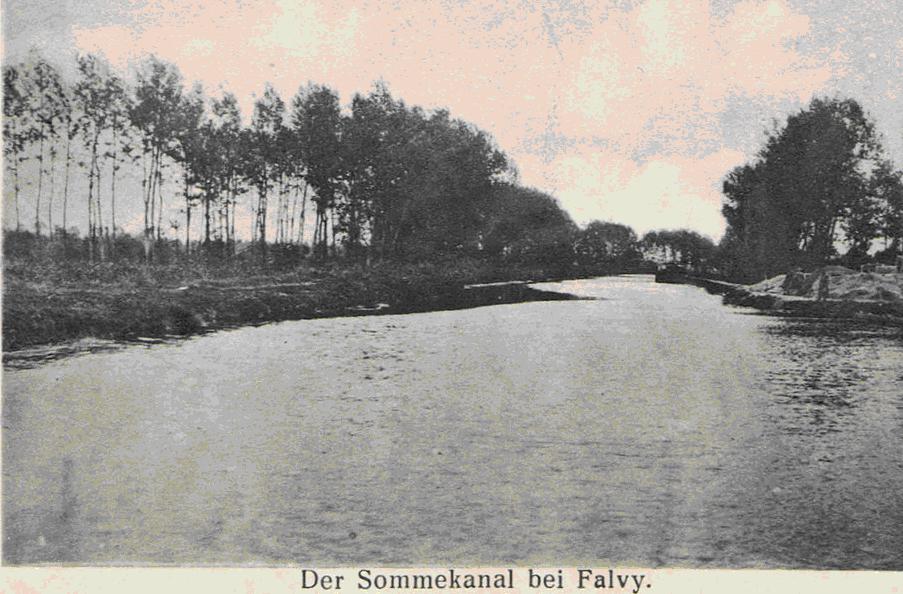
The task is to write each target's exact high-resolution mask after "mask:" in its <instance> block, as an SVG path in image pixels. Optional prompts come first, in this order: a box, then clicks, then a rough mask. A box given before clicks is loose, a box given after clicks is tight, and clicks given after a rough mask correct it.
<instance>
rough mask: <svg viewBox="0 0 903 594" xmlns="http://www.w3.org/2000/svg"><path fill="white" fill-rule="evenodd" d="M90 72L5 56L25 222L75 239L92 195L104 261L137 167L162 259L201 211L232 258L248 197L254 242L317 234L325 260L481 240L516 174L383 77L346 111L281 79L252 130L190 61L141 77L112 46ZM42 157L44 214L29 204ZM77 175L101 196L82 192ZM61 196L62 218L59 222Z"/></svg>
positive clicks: (486, 146)
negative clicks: (184, 67)
mask: <svg viewBox="0 0 903 594" xmlns="http://www.w3.org/2000/svg"><path fill="white" fill-rule="evenodd" d="M76 66H77V68H76V72H77V74H76V77H75V80H72V81H67V80H65V79H64V77H63V76H62V75H61V74H60V72H59V71H58V70H57V69H56V68H55V67H54V66H53V65H52V64H50V63H49V62H47V61H46V60H44V59H43V58H41V57H40V56H38V55H36V54H32V56H31V58H30V60H29V61H28V62H26V63H22V64H16V65H7V66H4V69H3V79H4V99H5V100H4V114H3V115H4V122H3V124H4V132H5V141H4V153H5V156H6V163H7V167H8V172H9V177H10V179H11V180H12V186H13V188H12V194H13V208H14V216H15V229H16V230H21V229H23V225H24V224H26V218H27V217H29V216H31V217H32V219H33V225H31V229H33V231H34V233H35V234H36V235H39V236H40V235H42V234H45V233H46V234H48V235H51V234H60V235H63V236H65V235H66V234H67V232H68V230H69V229H70V223H71V220H70V218H69V212H70V207H71V202H70V200H71V199H73V198H74V199H77V200H82V201H84V202H83V204H86V205H87V220H86V221H85V222H84V225H85V226H84V229H86V230H87V231H86V237H87V238H88V243H89V246H90V250H89V251H90V256H91V258H101V259H102V258H104V257H106V256H107V254H105V253H104V248H103V246H104V245H106V242H104V241H102V240H103V239H104V238H105V237H106V236H109V235H112V236H113V238H114V239H115V236H116V234H117V230H119V225H118V223H119V222H118V221H117V218H116V216H117V210H116V209H117V199H120V200H121V198H120V197H119V196H118V195H117V180H119V179H121V177H122V170H123V169H124V168H130V169H131V171H132V172H133V173H135V172H137V173H138V174H139V175H140V179H141V201H142V203H143V209H144V217H143V219H144V223H143V226H144V228H143V233H142V240H143V243H144V246H145V252H146V253H145V256H146V258H147V259H148V260H149V261H150V260H153V257H154V249H155V246H156V245H158V244H159V243H160V242H162V241H163V240H164V238H165V235H166V231H167V225H168V226H169V228H170V229H171V230H172V231H173V232H174V233H176V232H178V229H179V227H184V233H185V242H184V246H185V250H186V251H187V250H189V249H190V246H191V243H192V242H191V238H190V233H191V228H192V217H193V216H200V217H202V218H203V236H202V238H201V239H200V244H201V245H202V246H203V247H204V248H205V249H207V248H209V247H210V246H211V245H212V244H216V245H217V246H218V247H219V248H220V249H225V250H227V251H229V252H231V251H232V250H234V246H235V244H236V236H237V233H236V229H235V224H236V219H237V218H238V217H236V205H237V204H239V203H240V202H245V203H247V204H248V205H250V206H251V209H252V212H253V228H252V229H251V230H250V236H251V237H252V239H253V241H254V242H255V243H256V244H257V246H258V249H259V250H260V251H261V252H263V253H265V252H266V250H267V246H268V244H275V245H281V246H300V245H301V244H303V243H305V238H306V237H307V236H310V240H309V243H310V247H311V248H312V250H313V252H314V254H315V255H317V256H321V257H324V256H326V255H328V254H332V255H335V254H336V253H338V252H339V251H341V252H342V253H344V254H347V255H349V256H352V257H372V256H376V257H380V258H386V257H396V256H403V255H405V254H409V253H414V252H418V251H422V252H447V251H454V250H461V249H466V248H469V247H471V246H472V244H473V243H474V242H475V241H478V240H479V237H478V236H479V230H480V225H481V223H482V219H483V217H484V214H485V210H486V208H487V200H489V198H490V197H491V195H492V194H493V190H494V189H495V188H496V186H498V185H500V184H505V183H508V184H509V185H512V184H513V180H514V177H515V176H514V173H513V169H512V168H511V167H510V166H509V164H508V161H507V158H506V156H505V155H504V154H503V153H502V152H501V151H500V150H499V149H498V148H497V147H496V146H495V144H494V142H493V140H492V139H491V138H490V137H489V135H488V134H486V133H485V132H483V131H482V130H479V129H477V128H476V127H475V126H473V125H471V124H468V123H466V122H463V121H461V120H457V119H453V118H451V117H450V115H449V113H448V112H447V111H444V110H436V111H432V112H427V111H425V110H423V109H421V108H419V107H409V106H407V105H405V103H404V102H403V101H400V100H398V99H395V98H394V97H392V95H391V94H390V92H389V90H388V89H387V88H386V86H385V85H384V84H382V83H377V84H376V85H374V87H373V89H372V91H371V92H370V93H369V94H366V95H364V94H357V95H355V96H354V98H353V99H352V101H351V105H350V108H349V109H346V110H344V111H343V110H342V108H341V106H340V103H339V97H338V94H337V93H336V92H335V91H334V90H332V89H330V88H329V87H327V86H324V85H317V84H307V85H304V86H302V87H301V88H300V89H299V90H298V92H297V93H296V94H295V96H294V97H292V98H291V100H290V101H289V102H288V103H286V102H285V101H284V100H283V99H282V98H281V97H280V96H279V94H278V93H277V92H276V90H275V89H274V88H273V87H272V86H270V85H267V86H266V88H265V89H264V90H263V93H262V95H261V96H260V97H259V98H258V99H257V100H256V101H255V103H254V108H253V115H252V117H251V120H250V122H249V123H247V124H244V123H243V122H242V117H241V111H240V109H239V105H238V100H237V99H236V97H235V96H234V95H233V94H231V93H228V92H226V93H224V94H223V95H222V97H220V98H213V99H211V98H208V97H207V96H206V95H205V94H204V90H203V89H202V88H201V86H200V85H198V84H195V85H194V86H192V87H191V88H187V89H186V87H185V84H184V81H183V78H182V76H181V74H180V73H179V71H178V69H177V68H176V67H175V66H174V65H172V64H169V63H167V62H164V61H162V60H160V59H158V58H156V57H153V56H151V57H148V58H146V59H145V60H144V61H143V63H141V64H140V65H139V66H138V67H137V69H136V72H135V76H134V77H133V78H134V80H132V81H126V80H125V79H124V78H123V77H122V76H121V75H120V74H118V73H117V72H115V71H114V70H113V69H112V68H111V67H110V66H109V65H108V64H107V63H106V62H105V61H104V60H102V59H101V58H100V57H98V56H94V55H84V56H79V57H78V58H77V64H76ZM28 166H30V167H31V171H32V176H31V177H32V178H36V183H32V184H30V185H31V187H30V190H31V191H30V196H29V197H30V203H31V205H33V212H31V213H26V212H24V209H23V199H22V195H23V193H24V192H25V190H26V188H25V187H24V185H23V183H22V179H23V175H22V174H23V171H24V169H25V168H26V167H28ZM35 169H36V173H34V170H35ZM77 175H80V176H83V179H85V180H86V183H85V184H84V185H86V187H87V191H86V192H85V195H79V196H77V197H73V196H70V194H71V188H70V185H71V181H72V179H73V178H74V176H77ZM164 184H170V185H174V186H177V187H179V188H180V189H179V191H178V195H177V196H176V197H175V199H176V200H179V201H180V202H181V205H180V212H181V213H182V214H183V215H184V220H183V221H175V220H170V221H166V220H164V212H165V208H166V206H167V204H165V202H166V201H167V200H171V199H173V192H167V191H164ZM58 185H62V191H61V192H60V190H59V188H58ZM120 191H121V190H120ZM60 193H61V194H62V197H61V199H62V201H63V205H62V220H61V221H54V220H53V215H54V203H53V200H55V199H57V197H58V195H59V194H60ZM127 198H129V199H132V200H134V196H128V197H127ZM309 219H312V220H313V229H312V230H311V229H308V230H307V232H306V230H305V224H306V222H307V221H308V220H309ZM55 223H56V225H55ZM81 225H82V223H81V222H79V226H80V227H81ZM120 232H121V231H120Z"/></svg>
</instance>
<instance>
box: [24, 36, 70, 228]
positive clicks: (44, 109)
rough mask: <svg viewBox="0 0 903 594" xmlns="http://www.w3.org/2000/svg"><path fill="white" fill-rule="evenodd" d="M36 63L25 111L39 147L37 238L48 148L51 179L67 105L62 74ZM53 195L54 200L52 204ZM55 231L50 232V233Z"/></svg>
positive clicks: (37, 58)
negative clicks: (64, 99) (61, 121)
mask: <svg viewBox="0 0 903 594" xmlns="http://www.w3.org/2000/svg"><path fill="white" fill-rule="evenodd" d="M32 59H33V64H31V67H30V68H29V69H27V70H26V76H27V77H28V78H29V79H30V80H29V81H28V83H26V87H27V88H28V95H27V96H26V109H27V110H28V111H29V115H30V117H29V121H30V123H31V124H32V126H31V128H30V130H29V131H28V136H29V137H30V139H31V140H32V142H37V144H38V155H37V162H38V191H37V195H36V197H35V218H34V228H35V233H36V234H37V235H40V234H41V199H42V197H43V196H42V194H43V185H44V183H43V182H44V175H45V173H47V171H46V170H45V168H44V156H45V147H50V149H51V152H50V158H51V167H50V173H51V176H52V171H53V162H54V159H55V156H56V153H55V149H54V148H53V146H54V143H55V141H56V137H57V130H58V124H59V121H60V120H61V119H62V118H63V114H64V112H65V105H64V104H63V96H64V95H63V83H62V79H61V78H60V74H59V72H58V71H57V70H56V68H54V67H53V65H51V64H50V63H49V62H47V61H46V60H44V59H43V58H41V57H40V56H37V55H36V54H32ZM52 199H53V198H52V194H51V199H50V200H51V201H52ZM52 231H53V230H52V229H51V232H52Z"/></svg>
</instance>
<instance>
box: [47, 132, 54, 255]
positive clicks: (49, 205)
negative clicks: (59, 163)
mask: <svg viewBox="0 0 903 594" xmlns="http://www.w3.org/2000/svg"><path fill="white" fill-rule="evenodd" d="M55 166H56V151H54V150H53V149H52V148H51V150H50V196H49V197H48V199H47V231H48V233H49V234H50V237H51V238H52V237H53V194H54V191H55V190H56V176H55V175H54V173H55V171H54V169H55Z"/></svg>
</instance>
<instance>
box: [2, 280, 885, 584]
mask: <svg viewBox="0 0 903 594" xmlns="http://www.w3.org/2000/svg"><path fill="white" fill-rule="evenodd" d="M540 287H541V288H545V289H550V290H559V291H567V292H571V293H575V294H578V295H583V296H587V297H596V298H598V299H597V300H586V301H557V302H533V303H522V304H515V305H501V306H494V307H482V308H476V309H470V310H459V311H442V312H432V313H420V314H410V315H398V316H378V317H377V316H373V317H354V318H336V319H325V320H309V321H298V322H284V323H278V324H271V325H267V326H261V327H247V328H241V329H235V330H229V331H223V332H219V333H216V334H212V335H207V336H202V337H195V338H192V339H188V340H184V341H179V342H176V343H172V344H158V345H153V346H140V345H132V346H124V347H122V348H120V349H117V350H112V351H107V352H96V353H89V354H84V355H79V356H71V357H67V358H64V359H60V360H57V361H52V362H48V363H43V364H41V365H37V366H34V367H31V368H22V367H19V368H15V367H11V366H7V368H6V370H5V373H4V377H3V415H2V420H3V556H4V560H5V562H6V563H13V564H40V563H64V564H84V565H95V564H240V565H247V564H282V563H302V564H306V565H321V566H322V565H331V566H335V565H358V566H359V565H362V564H367V565H371V566H374V565H375V566H398V565H412V564H415V565H422V564H426V565H439V566H446V565H449V564H455V565H483V566H485V565H495V564H509V563H511V564H513V563H518V564H542V563H545V564H547V565H548V564H555V565H562V564H564V565H566V564H571V563H574V564H577V563H593V564H596V565H598V564H600V563H604V564H609V563H611V564H621V565H624V564H633V565H641V566H679V567H794V568H796V567H819V568H829V567H845V568H893V569H903V340H901V337H900V334H899V330H890V329H885V330H882V329H880V328H879V329H869V328H864V327H862V326H859V325H852V324H844V323H839V322H833V323H827V322H817V321H811V320H810V321H807V320H788V319H778V318H772V317H768V316H762V315H756V314H755V313H754V312H752V311H751V310H746V309H740V308H730V307H725V306H723V305H721V302H720V299H719V298H718V297H715V296H711V295H708V294H706V293H705V292H703V291H702V290H700V289H697V288H694V287H687V286H676V285H657V284H654V283H653V282H652V279H651V278H650V277H646V276H636V277H632V276H631V277H612V278H602V279H593V280H581V281H569V282H563V283H557V284H543V285H540Z"/></svg>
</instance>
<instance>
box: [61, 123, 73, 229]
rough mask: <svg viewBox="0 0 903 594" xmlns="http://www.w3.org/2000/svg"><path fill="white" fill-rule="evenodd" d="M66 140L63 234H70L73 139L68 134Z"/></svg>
mask: <svg viewBox="0 0 903 594" xmlns="http://www.w3.org/2000/svg"><path fill="white" fill-rule="evenodd" d="M66 136H67V138H66V174H65V177H64V178H63V233H64V234H65V233H68V231H67V230H68V227H66V224H67V221H66V218H67V215H68V210H69V164H70V163H71V162H72V154H71V150H70V149H71V147H70V145H71V144H72V139H71V138H69V137H68V133H67V135H66Z"/></svg>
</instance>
